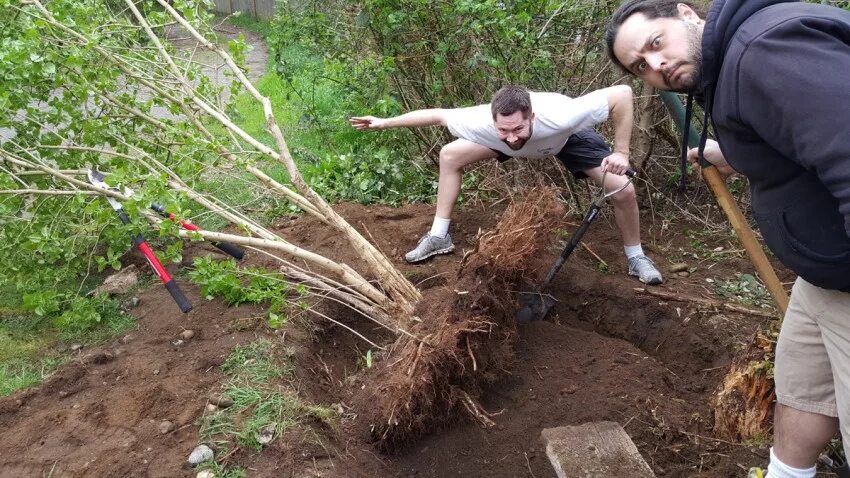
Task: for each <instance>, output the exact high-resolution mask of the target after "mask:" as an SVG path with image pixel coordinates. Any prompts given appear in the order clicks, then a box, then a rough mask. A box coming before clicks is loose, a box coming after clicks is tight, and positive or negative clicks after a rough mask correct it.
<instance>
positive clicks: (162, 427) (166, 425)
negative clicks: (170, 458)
mask: <svg viewBox="0 0 850 478" xmlns="http://www.w3.org/2000/svg"><path fill="white" fill-rule="evenodd" d="M173 429H174V424H173V423H171V422H170V421H168V420H163V422H162V423H160V424H159V432H160V433H162V434H163V435H165V434H166V433H168V432H170V431H171V430H173Z"/></svg>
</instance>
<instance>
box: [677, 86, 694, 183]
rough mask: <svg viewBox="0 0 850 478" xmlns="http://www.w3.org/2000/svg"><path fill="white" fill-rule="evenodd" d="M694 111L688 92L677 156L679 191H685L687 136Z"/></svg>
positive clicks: (692, 99) (692, 96)
mask: <svg viewBox="0 0 850 478" xmlns="http://www.w3.org/2000/svg"><path fill="white" fill-rule="evenodd" d="M693 112H694V95H693V93H688V104H687V106H686V107H685V127H684V128H682V156H681V158H679V167H680V168H681V171H680V174H679V192H680V193H683V192H685V178H687V176H688V147H689V145H688V138H689V134H690V132H691V115H692V114H693Z"/></svg>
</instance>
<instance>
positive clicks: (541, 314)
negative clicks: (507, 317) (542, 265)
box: [516, 291, 555, 322]
mask: <svg viewBox="0 0 850 478" xmlns="http://www.w3.org/2000/svg"><path fill="white" fill-rule="evenodd" d="M554 305H555V299H553V298H552V296H550V295H548V294H543V293H541V292H540V291H529V292H520V293H519V311H518V312H517V315H516V320H517V322H534V321H535V320H543V319H545V318H546V315H547V314H548V313H549V311H550V310H552V307H553V306H554Z"/></svg>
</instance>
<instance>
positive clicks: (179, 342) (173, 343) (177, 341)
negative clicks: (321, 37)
mask: <svg viewBox="0 0 850 478" xmlns="http://www.w3.org/2000/svg"><path fill="white" fill-rule="evenodd" d="M183 343H184V342H183V341H182V340H180V339H177V340H175V341H174V342H171V344H172V345H174V346H175V347H179V346H181V345H183Z"/></svg>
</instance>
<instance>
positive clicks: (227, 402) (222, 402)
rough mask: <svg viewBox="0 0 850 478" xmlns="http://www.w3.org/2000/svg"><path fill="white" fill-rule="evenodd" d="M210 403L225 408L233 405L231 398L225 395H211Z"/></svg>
mask: <svg viewBox="0 0 850 478" xmlns="http://www.w3.org/2000/svg"><path fill="white" fill-rule="evenodd" d="M210 403H212V404H213V405H216V406H218V407H220V408H227V407H231V406H233V399H232V398H230V397H228V396H227V395H213V396H212V397H210Z"/></svg>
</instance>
